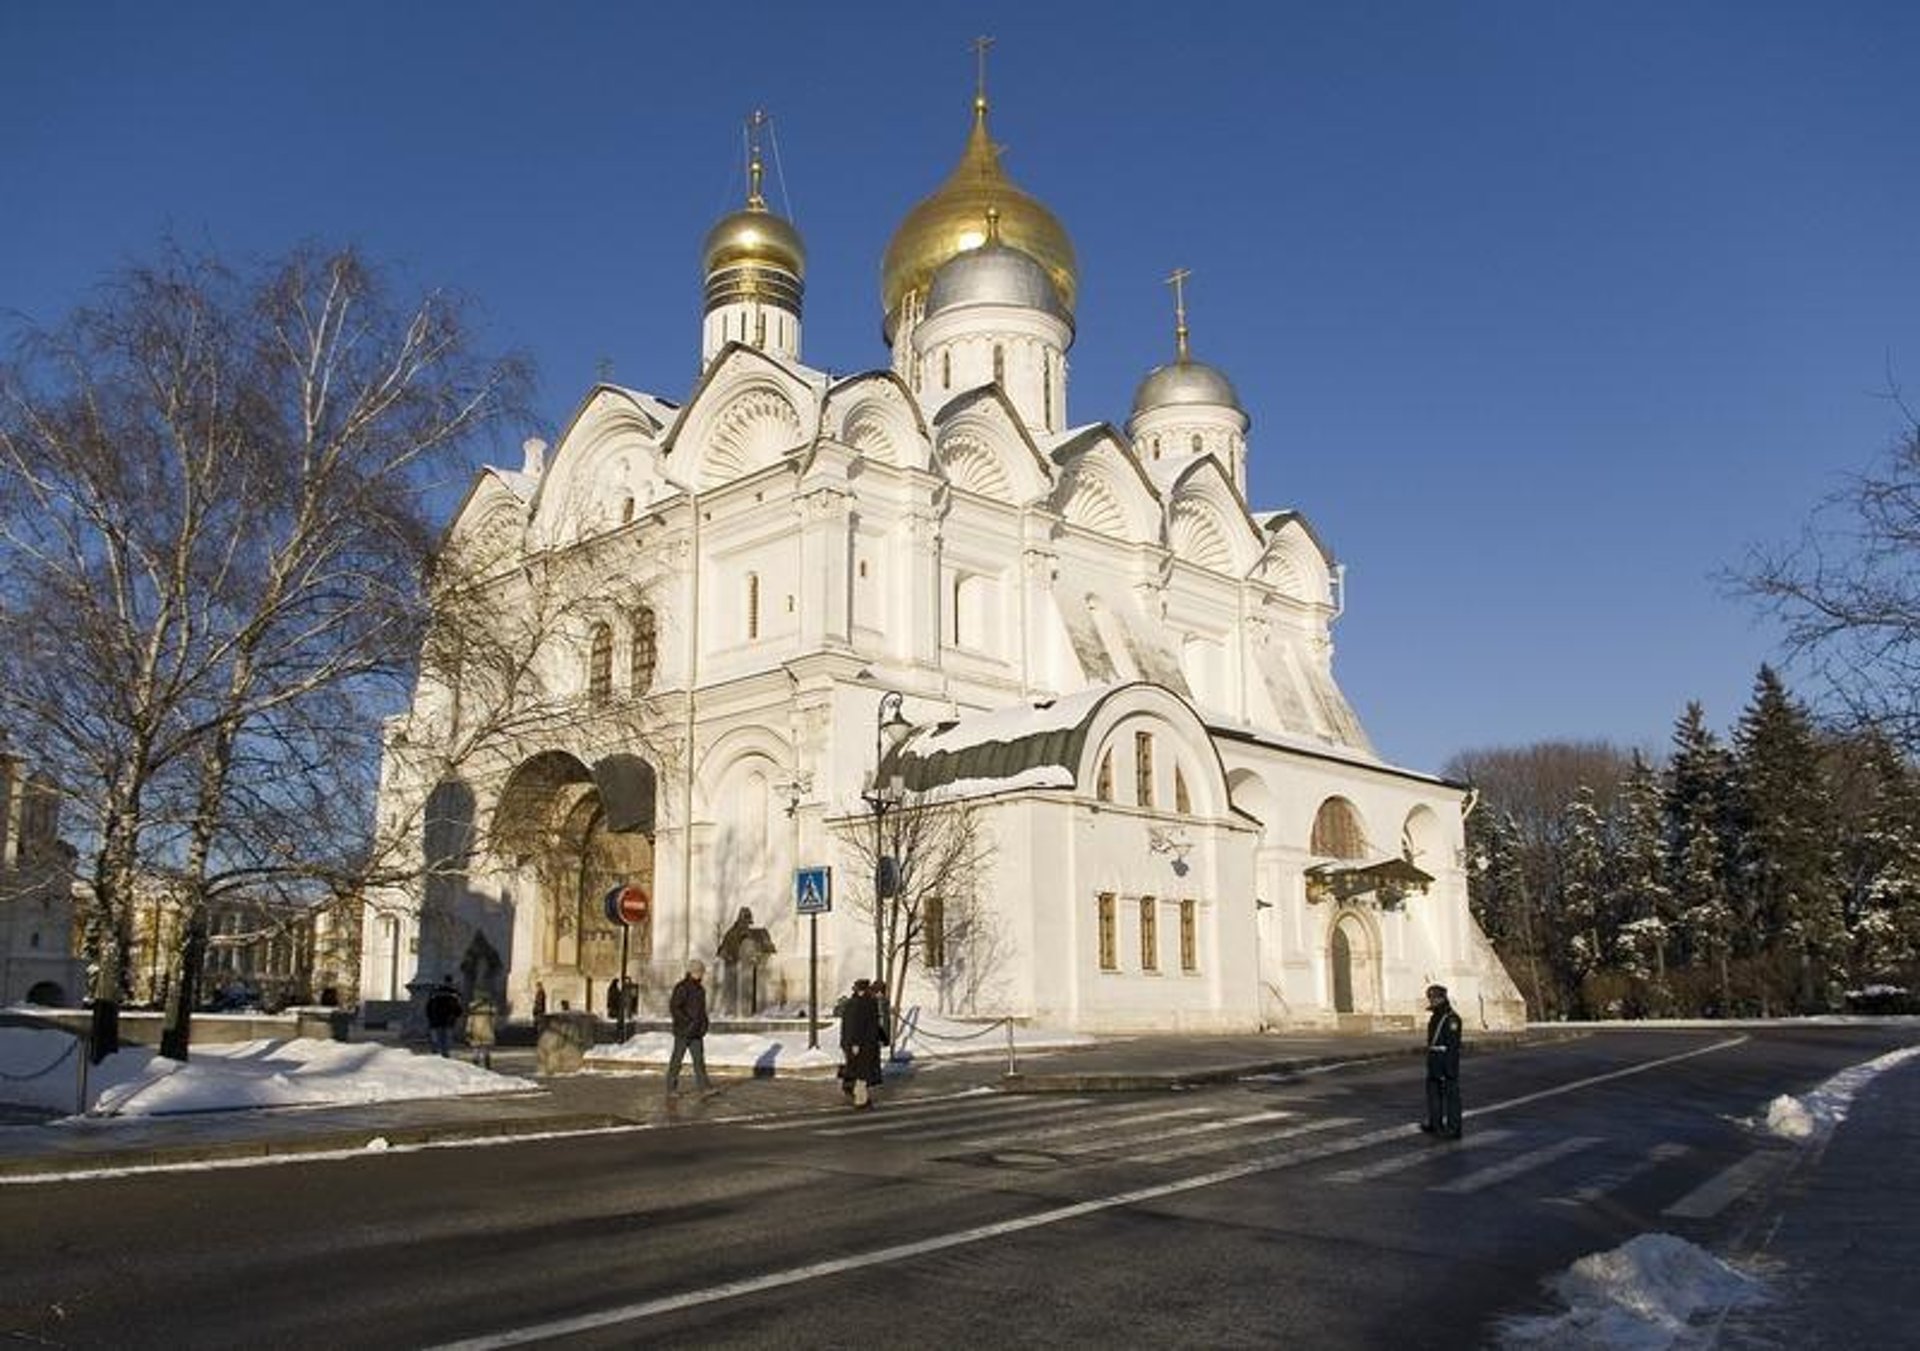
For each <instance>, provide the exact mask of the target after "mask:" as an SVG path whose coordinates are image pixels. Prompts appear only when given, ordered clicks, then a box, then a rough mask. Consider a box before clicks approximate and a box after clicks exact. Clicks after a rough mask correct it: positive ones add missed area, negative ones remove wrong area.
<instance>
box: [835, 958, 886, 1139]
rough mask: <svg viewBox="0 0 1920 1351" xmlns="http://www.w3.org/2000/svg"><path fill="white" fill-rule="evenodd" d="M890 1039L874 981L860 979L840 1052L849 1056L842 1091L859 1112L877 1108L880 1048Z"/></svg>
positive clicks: (843, 1020)
mask: <svg viewBox="0 0 1920 1351" xmlns="http://www.w3.org/2000/svg"><path fill="white" fill-rule="evenodd" d="M886 1040H887V1033H886V1029H885V1028H884V1027H882V1026H881V1023H880V1001H879V1000H877V999H875V998H874V997H873V985H872V982H870V981H868V980H866V979H865V978H862V979H860V980H856V981H855V982H854V983H853V993H852V994H851V995H849V996H847V1001H846V1003H845V1005H844V1006H843V1007H842V1010H841V1014H840V1050H841V1052H842V1054H844V1055H845V1056H846V1063H845V1064H843V1065H842V1066H841V1067H840V1089H841V1091H842V1092H843V1093H845V1094H846V1095H847V1096H848V1097H849V1098H851V1099H852V1100H853V1105H854V1107H855V1109H856V1110H860V1111H864V1110H866V1109H867V1108H869V1107H872V1106H873V1090H874V1089H876V1088H878V1087H879V1086H880V1047H881V1046H882V1045H883V1044H884V1043H885V1042H886Z"/></svg>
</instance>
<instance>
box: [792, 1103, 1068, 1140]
mask: <svg viewBox="0 0 1920 1351" xmlns="http://www.w3.org/2000/svg"><path fill="white" fill-rule="evenodd" d="M1069 1101H1070V1102H1073V1103H1080V1102H1085V1101H1086V1099H1084V1098H1072V1099H1069ZM1063 1105H1065V1104H1062V1103H1060V1102H1057V1101H1053V1100H1050V1099H1047V1098H1022V1099H1019V1100H1017V1101H1013V1102H1001V1103H995V1104H993V1105H992V1106H990V1107H975V1108H971V1109H969V1110H968V1111H966V1112H965V1113H960V1114H949V1115H947V1116H931V1117H924V1118H920V1119H918V1120H914V1121H888V1120H884V1119H883V1120H880V1121H868V1120H866V1119H865V1118H864V1117H863V1118H862V1119H861V1121H860V1124H859V1125H857V1126H828V1127H823V1128H822V1129H820V1130H817V1131H815V1132H814V1134H815V1135H827V1136H836V1137H837V1136H841V1135H878V1134H880V1133H881V1132H882V1131H885V1132H887V1133H888V1134H890V1135H894V1136H898V1137H899V1138H901V1139H911V1138H915V1137H923V1136H928V1135H940V1134H943V1133H956V1132H955V1124H956V1123H958V1122H970V1123H971V1124H966V1125H960V1126H959V1130H962V1131H965V1130H977V1129H978V1128H979V1127H980V1126H982V1125H984V1124H986V1122H987V1121H988V1120H995V1121H998V1120H1002V1119H1004V1118H1006V1117H1012V1116H1020V1115H1022V1114H1023V1113H1027V1112H1041V1111H1050V1110H1053V1109H1055V1108H1058V1107H1061V1106H1063ZM880 1110H881V1112H882V1113H884V1112H885V1111H886V1109H885V1108H881V1109H880Z"/></svg>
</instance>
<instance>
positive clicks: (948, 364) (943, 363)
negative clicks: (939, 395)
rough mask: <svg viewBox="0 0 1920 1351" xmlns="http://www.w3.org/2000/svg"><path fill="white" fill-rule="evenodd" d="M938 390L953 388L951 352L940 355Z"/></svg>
mask: <svg viewBox="0 0 1920 1351" xmlns="http://www.w3.org/2000/svg"><path fill="white" fill-rule="evenodd" d="M940 388H942V389H952V388H953V353H951V352H942V353H941V354H940Z"/></svg>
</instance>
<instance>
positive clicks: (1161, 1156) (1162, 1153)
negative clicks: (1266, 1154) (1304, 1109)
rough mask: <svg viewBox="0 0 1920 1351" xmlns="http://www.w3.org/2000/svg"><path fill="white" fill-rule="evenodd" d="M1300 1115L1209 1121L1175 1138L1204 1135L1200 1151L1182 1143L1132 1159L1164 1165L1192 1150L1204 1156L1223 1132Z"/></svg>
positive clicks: (1256, 1114)
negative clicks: (1214, 1137)
mask: <svg viewBox="0 0 1920 1351" xmlns="http://www.w3.org/2000/svg"><path fill="white" fill-rule="evenodd" d="M1299 1115H1300V1114H1299V1113H1298V1112H1287V1111H1268V1112H1253V1113H1250V1114H1248V1115H1246V1116H1230V1117H1227V1118H1225V1119H1224V1120H1220V1121H1208V1122H1205V1123H1203V1124H1202V1125H1198V1126H1195V1127H1193V1128H1192V1129H1191V1130H1183V1131H1181V1132H1179V1134H1178V1135H1177V1136H1176V1137H1175V1138H1176V1139H1178V1140H1180V1141H1182V1142H1188V1141H1191V1140H1193V1139H1194V1137H1195V1136H1202V1135H1204V1136H1207V1137H1209V1138H1208V1139H1207V1140H1206V1141H1205V1142H1204V1143H1203V1144H1202V1145H1201V1146H1200V1148H1198V1149H1192V1147H1191V1146H1190V1145H1189V1144H1187V1143H1180V1144H1176V1145H1173V1146H1171V1147H1169V1148H1167V1149H1159V1150H1155V1151H1154V1152H1153V1153H1151V1154H1134V1155H1131V1156H1130V1157H1131V1158H1133V1159H1135V1160H1136V1161H1138V1162H1140V1163H1164V1162H1166V1161H1167V1160H1168V1159H1177V1158H1179V1157H1181V1156H1182V1155H1183V1154H1185V1153H1187V1152H1189V1151H1190V1150H1191V1152H1193V1153H1196V1154H1204V1153H1206V1152H1207V1150H1208V1147H1209V1146H1211V1145H1212V1144H1213V1143H1214V1142H1213V1140H1212V1138H1211V1137H1212V1136H1214V1135H1217V1134H1218V1133H1219V1132H1221V1131H1237V1130H1244V1129H1245V1128H1246V1127H1248V1126H1265V1125H1268V1124H1270V1123H1272V1122H1275V1121H1291V1120H1293V1119H1295V1118H1297V1117H1298V1116H1299ZM1274 1138H1276V1137H1275V1136H1274V1135H1273V1134H1272V1133H1271V1132H1264V1133H1262V1135H1261V1137H1260V1141H1261V1142H1265V1141H1267V1140H1272V1139H1274Z"/></svg>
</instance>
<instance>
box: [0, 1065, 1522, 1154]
mask: <svg viewBox="0 0 1920 1351" xmlns="http://www.w3.org/2000/svg"><path fill="white" fill-rule="evenodd" d="M1538 1035H1539V1034H1526V1033H1520V1034H1504V1035H1502V1034H1483V1035H1482V1036H1481V1037H1479V1038H1477V1039H1476V1041H1475V1042H1474V1043H1473V1047H1472V1049H1474V1050H1476V1051H1479V1052H1486V1051H1490V1050H1495V1049H1499V1048H1501V1047H1504V1046H1511V1045H1515V1044H1522V1043H1524V1042H1526V1041H1528V1040H1534V1039H1537V1037H1538ZM1418 1050H1419V1043H1418V1040H1417V1039H1414V1038H1409V1037H1407V1036H1406V1035H1405V1034H1393V1035H1378V1034H1373V1035H1342V1036H1335V1035H1328V1034H1298V1035H1292V1034H1282V1033H1274V1034H1267V1035H1262V1036H1240V1037H1215V1036H1185V1037H1182V1036H1147V1037H1132V1038H1116V1039H1112V1040H1108V1041H1103V1042H1100V1043H1098V1044H1096V1045H1092V1046H1078V1047H1071V1048H1065V1049H1060V1050H1048V1051H1038V1050H1036V1051H1032V1052H1025V1053H1022V1054H1021V1055H1020V1057H1019V1060H1018V1062H1017V1065H1016V1069H1017V1071H1018V1072H1017V1074H1016V1075H1014V1076H1012V1077H1009V1076H1008V1075H1007V1074H1006V1069H1007V1063H1006V1062H1007V1057H1006V1054H1005V1051H1004V1048H1001V1049H1000V1050H998V1051H997V1052H994V1053H987V1052H986V1051H985V1050H984V1048H983V1051H982V1053H981V1054H980V1055H978V1056H974V1057H969V1058H966V1059H956V1058H953V1057H951V1056H948V1057H940V1058H934V1059H926V1060H922V1061H920V1062H919V1063H917V1064H907V1065H893V1066H889V1068H888V1083H887V1087H886V1089H885V1091H884V1100H885V1101H892V1102H901V1101H912V1100H915V1099H926V1098H932V1097H940V1096H947V1095H951V1094H956V1093H963V1092H969V1091H983V1090H991V1091H1001V1092H1027V1093H1042V1092H1074V1093H1084V1092H1100V1091H1107V1092H1137V1091H1148V1090H1153V1089H1171V1088H1175V1087H1179V1086H1183V1085H1191V1084H1202V1083H1221V1082H1231V1081H1232V1080H1235V1079H1240V1078H1245V1077H1248V1076H1250V1075H1258V1074H1285V1073H1289V1072H1299V1071H1302V1070H1307V1069H1312V1068H1315V1067H1320V1066H1325V1065H1330V1064H1337V1063H1347V1062H1357V1061H1368V1060H1385V1059H1391V1058H1396V1057H1411V1056H1413V1055H1415V1054H1417V1052H1418ZM494 1068H495V1069H496V1070H498V1071H499V1072H501V1073H503V1074H510V1075H517V1076H520V1077H523V1078H527V1079H530V1080H533V1082H534V1083H536V1084H537V1087H536V1088H534V1089H531V1090H526V1091H520V1092H514V1093H505V1094H498V1095H492V1096H486V1097H461V1098H434V1099H425V1100H419V1101H409V1102H388V1103H380V1104H372V1105H366V1106H356V1107H324V1108H272V1109H256V1110H250V1111H233V1112H209V1113H202V1114H195V1115H182V1116H167V1117H130V1118H103V1119H85V1120H67V1121H62V1122H59V1123H57V1124H56V1123H52V1122H40V1123H30V1124H0V1181H24V1180H26V1179H27V1178H31V1177H41V1176H47V1175H73V1174H79V1173H86V1172H90V1171H95V1170H101V1169H118V1168H133V1167H152V1166H156V1165H187V1164H193V1163H205V1162H212V1161H218V1160H236V1159H248V1158H265V1157H269V1156H277V1155H286V1154H303V1153H320V1152H353V1151H362V1150H369V1149H371V1150H380V1149H385V1148H389V1147H396V1146H407V1145H435V1144H450V1143H456V1142H459V1141H470V1140H487V1139H499V1138H503V1137H525V1136H531V1135H539V1134H547V1133H554V1132H577V1131H590V1130H607V1129H636V1128H642V1127H645V1128H659V1129H667V1128H671V1127H673V1126H677V1125H683V1124H691V1123H694V1122H701V1121H705V1122H716V1121H726V1120H738V1119H742V1118H747V1117H754V1116H764V1115H770V1114H774V1113H782V1112H794V1111H806V1110H809V1109H819V1110H828V1109H837V1108H838V1107H839V1106H840V1102H841V1099H840V1090H839V1085H838V1084H837V1082H835V1081H834V1080H832V1079H825V1080H823V1079H820V1078H818V1077H813V1078H780V1077H766V1078H749V1077H744V1076H743V1077H738V1078H727V1077H725V1076H724V1074H723V1073H716V1075H715V1079H716V1081H717V1083H718V1084H719V1086H720V1091H719V1092H718V1093H716V1094H714V1095H713V1096H711V1097H701V1096H699V1095H697V1094H691V1093H689V1094H683V1095H682V1096H681V1097H680V1098H678V1099H674V1100H669V1099H668V1098H667V1097H666V1094H665V1092H664V1086H663V1082H662V1077H661V1075H660V1073H659V1072H658V1071H644V1072H640V1073H626V1074H610V1073H591V1072H590V1073H583V1074H573V1075H559V1076H554V1077H551V1078H545V1079H541V1078H536V1076H535V1074H534V1053H533V1052H532V1051H531V1050H530V1049H503V1050H501V1051H499V1052H497V1053H496V1054H495V1055H494ZM15 1120H18V1118H17V1117H16V1118H15Z"/></svg>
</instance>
